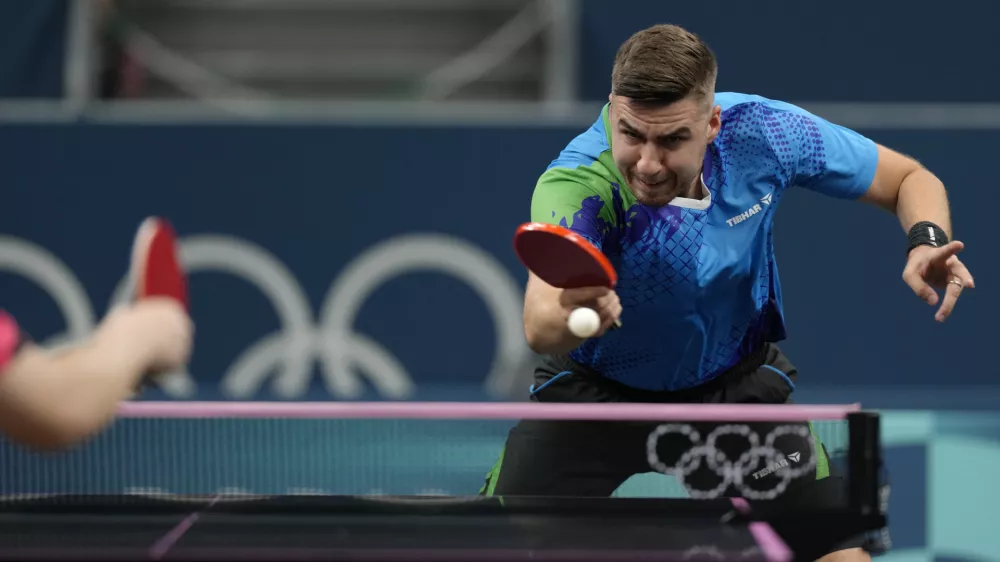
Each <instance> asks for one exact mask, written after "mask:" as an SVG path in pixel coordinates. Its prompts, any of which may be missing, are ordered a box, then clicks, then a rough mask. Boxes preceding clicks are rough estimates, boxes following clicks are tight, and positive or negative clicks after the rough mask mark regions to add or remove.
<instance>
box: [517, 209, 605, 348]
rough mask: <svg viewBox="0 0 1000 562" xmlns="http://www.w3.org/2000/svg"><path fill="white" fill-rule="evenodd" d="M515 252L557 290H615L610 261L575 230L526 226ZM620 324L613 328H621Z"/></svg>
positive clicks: (531, 224)
mask: <svg viewBox="0 0 1000 562" xmlns="http://www.w3.org/2000/svg"><path fill="white" fill-rule="evenodd" d="M514 251H515V252H516V253H517V257H518V259H520V260H521V263H522V264H524V266H525V267H527V268H528V269H529V270H531V272H532V273H534V274H535V275H537V276H538V277H539V278H540V279H541V280H542V281H545V282H546V283H548V284H549V285H552V286H553V287H558V288H560V289H575V288H579V287H608V288H609V289H611V288H614V286H615V284H617V283H618V274H617V273H616V272H615V268H614V267H613V266H612V265H611V262H610V261H608V258H607V257H606V256H605V255H604V254H603V253H602V252H601V251H600V250H599V249H597V247H595V246H594V245H593V244H591V243H590V241H588V240H587V239H586V238H584V237H582V236H580V235H579V234H576V233H575V232H573V231H572V230H570V229H568V228H565V227H562V226H558V225H554V224H546V223H539V222H529V223H525V224H522V225H521V226H519V227H518V228H517V231H516V232H515V233H514ZM620 327H621V322H620V321H618V320H616V321H615V323H614V325H613V326H612V328H620Z"/></svg>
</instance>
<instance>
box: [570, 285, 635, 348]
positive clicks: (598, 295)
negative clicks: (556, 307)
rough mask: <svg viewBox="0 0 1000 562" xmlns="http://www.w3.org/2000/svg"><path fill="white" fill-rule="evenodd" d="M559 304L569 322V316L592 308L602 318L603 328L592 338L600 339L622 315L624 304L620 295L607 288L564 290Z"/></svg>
mask: <svg viewBox="0 0 1000 562" xmlns="http://www.w3.org/2000/svg"><path fill="white" fill-rule="evenodd" d="M559 304H560V306H562V308H563V313H564V314H565V316H566V319H567V321H568V320H569V315H570V313H572V312H573V311H574V310H576V309H578V308H590V309H593V310H594V311H596V312H597V315H598V316H600V317H601V327H600V329H599V330H598V331H597V333H596V334H594V335H593V336H591V337H595V338H599V337H601V336H602V335H604V333H605V332H607V331H608V329H609V328H610V327H611V325H612V324H613V323H614V322H615V321H616V320H618V318H619V317H621V315H622V303H621V301H620V300H618V294H617V293H615V292H614V291H613V290H611V289H608V288H607V287H582V288H579V289H564V290H563V291H562V293H561V294H560V295H559Z"/></svg>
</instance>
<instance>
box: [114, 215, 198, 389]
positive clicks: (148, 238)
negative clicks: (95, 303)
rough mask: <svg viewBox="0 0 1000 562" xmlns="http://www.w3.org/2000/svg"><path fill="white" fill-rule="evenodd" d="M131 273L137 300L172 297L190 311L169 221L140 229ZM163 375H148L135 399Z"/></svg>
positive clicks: (152, 222)
mask: <svg viewBox="0 0 1000 562" xmlns="http://www.w3.org/2000/svg"><path fill="white" fill-rule="evenodd" d="M129 269H130V275H131V279H132V290H133V298H134V299H136V300H139V299H145V298H150V297H168V298H171V299H174V300H176V301H178V302H180V303H181V304H182V305H184V308H185V309H188V308H189V302H188V287H187V274H186V273H185V271H184V269H183V268H182V267H181V264H180V259H179V257H178V255H177V235H176V233H175V232H174V228H173V226H171V225H170V223H169V222H167V220H166V219H162V218H159V217H149V218H147V219H146V220H144V221H142V224H141V225H139V230H138V232H136V234H135V240H134V241H133V242H132V260H131V263H130V264H129ZM163 374H164V373H159V372H152V373H148V374H147V375H146V376H145V377H144V378H143V380H142V381H141V382H140V383H139V386H138V387H137V388H136V389H135V392H134V394H133V397H135V396H138V395H139V393H140V392H141V391H142V387H143V386H145V385H149V384H158V383H159V382H160V381H159V380H158V379H159V377H160V376H161V375H163Z"/></svg>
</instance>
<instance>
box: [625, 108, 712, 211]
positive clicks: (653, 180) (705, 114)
mask: <svg viewBox="0 0 1000 562" xmlns="http://www.w3.org/2000/svg"><path fill="white" fill-rule="evenodd" d="M609 121H610V125H611V155H612V156H613V157H614V160H615V164H616V165H617V166H618V169H619V170H620V171H621V173H622V176H624V177H625V181H626V183H628V186H629V188H630V189H631V190H632V194H633V195H635V198H636V200H638V201H639V203H642V204H644V205H652V206H660V205H666V204H667V203H669V202H670V201H671V200H672V199H673V198H674V197H677V196H685V195H687V194H689V193H690V190H691V189H692V186H694V185H695V182H696V181H697V180H698V176H699V174H700V173H701V166H702V162H703V161H704V158H705V149H706V148H707V147H708V145H709V144H710V143H711V142H712V141H714V140H715V137H716V135H718V134H719V128H720V126H721V123H722V119H721V108H720V107H719V106H712V105H710V104H709V103H708V102H707V101H705V100H701V99H698V98H695V97H689V98H685V99H683V100H681V101H678V102H675V103H672V104H670V105H667V106H661V107H647V106H644V105H639V104H633V103H632V102H631V101H630V100H629V99H628V98H623V97H620V96H614V95H612V96H611V108H610V113H609Z"/></svg>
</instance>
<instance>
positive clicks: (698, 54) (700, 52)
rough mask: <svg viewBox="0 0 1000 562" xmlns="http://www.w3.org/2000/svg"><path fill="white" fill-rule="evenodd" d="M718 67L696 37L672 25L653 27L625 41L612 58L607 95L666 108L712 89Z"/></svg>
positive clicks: (709, 91) (708, 50) (705, 45)
mask: <svg viewBox="0 0 1000 562" xmlns="http://www.w3.org/2000/svg"><path fill="white" fill-rule="evenodd" d="M717 73H718V63H717V62H716V59H715V53H713V52H712V50H711V49H709V47H708V45H707V44H705V42H704V41H702V40H701V38H700V37H698V36H697V35H695V34H694V33H691V32H690V31H687V30H686V29H683V28H681V27H678V26H676V25H668V24H662V25H655V26H653V27H650V28H648V29H644V30H642V31H639V32H638V33H636V34H634V35H632V37H629V38H628V40H627V41H625V43H623V44H622V46H621V47H620V48H619V49H618V54H617V55H615V66H614V69H613V70H612V71H611V93H612V94H614V95H616V96H623V97H626V98H630V99H633V100H635V101H638V102H640V103H647V104H656V105H666V104H671V103H674V102H676V101H679V100H682V99H684V98H686V97H688V96H689V95H691V94H695V95H697V96H699V97H704V96H706V95H708V94H709V93H711V92H712V91H713V90H714V89H715V77H716V75H717Z"/></svg>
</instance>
